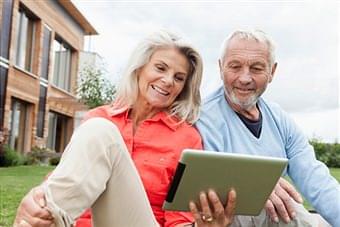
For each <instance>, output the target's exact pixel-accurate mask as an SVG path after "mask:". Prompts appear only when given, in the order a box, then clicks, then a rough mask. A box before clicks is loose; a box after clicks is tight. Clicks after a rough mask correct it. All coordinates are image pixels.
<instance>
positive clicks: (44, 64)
mask: <svg viewBox="0 0 340 227" xmlns="http://www.w3.org/2000/svg"><path fill="white" fill-rule="evenodd" d="M50 40H51V31H50V30H49V29H48V28H46V27H44V37H43V47H42V60H41V77H42V78H44V79H46V80H48V63H49V60H50V43H51V41H50Z"/></svg>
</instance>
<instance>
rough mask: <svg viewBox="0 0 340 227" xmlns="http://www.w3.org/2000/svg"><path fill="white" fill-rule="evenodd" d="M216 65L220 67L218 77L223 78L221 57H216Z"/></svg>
mask: <svg viewBox="0 0 340 227" xmlns="http://www.w3.org/2000/svg"><path fill="white" fill-rule="evenodd" d="M218 67H219V68H220V77H221V79H222V80H223V70H222V62H221V59H218Z"/></svg>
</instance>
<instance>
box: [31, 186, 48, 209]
mask: <svg viewBox="0 0 340 227" xmlns="http://www.w3.org/2000/svg"><path fill="white" fill-rule="evenodd" d="M32 191H33V193H32V194H33V199H34V201H35V202H36V203H37V204H38V205H39V206H40V207H41V208H44V207H45V206H46V200H45V193H44V191H43V190H42V189H41V188H40V187H36V188H33V189H32Z"/></svg>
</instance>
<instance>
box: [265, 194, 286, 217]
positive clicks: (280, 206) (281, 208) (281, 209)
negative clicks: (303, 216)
mask: <svg viewBox="0 0 340 227" xmlns="http://www.w3.org/2000/svg"><path fill="white" fill-rule="evenodd" d="M270 200H271V201H272V203H273V204H274V206H275V209H276V211H277V213H278V215H279V216H280V217H281V218H282V219H283V220H284V221H285V222H286V223H288V222H290V218H289V215H288V212H287V210H286V206H285V204H284V203H283V201H282V200H281V199H280V198H279V197H278V196H277V195H276V194H275V193H272V195H271V196H270Z"/></svg>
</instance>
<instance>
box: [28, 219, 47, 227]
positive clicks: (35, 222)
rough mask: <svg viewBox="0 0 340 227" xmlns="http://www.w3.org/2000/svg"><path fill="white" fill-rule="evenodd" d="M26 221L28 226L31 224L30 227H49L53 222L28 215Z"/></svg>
mask: <svg viewBox="0 0 340 227" xmlns="http://www.w3.org/2000/svg"><path fill="white" fill-rule="evenodd" d="M27 223H29V226H32V227H50V226H51V225H52V224H53V221H52V220H44V219H41V218H36V217H30V218H29V219H28V220H27Z"/></svg>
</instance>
